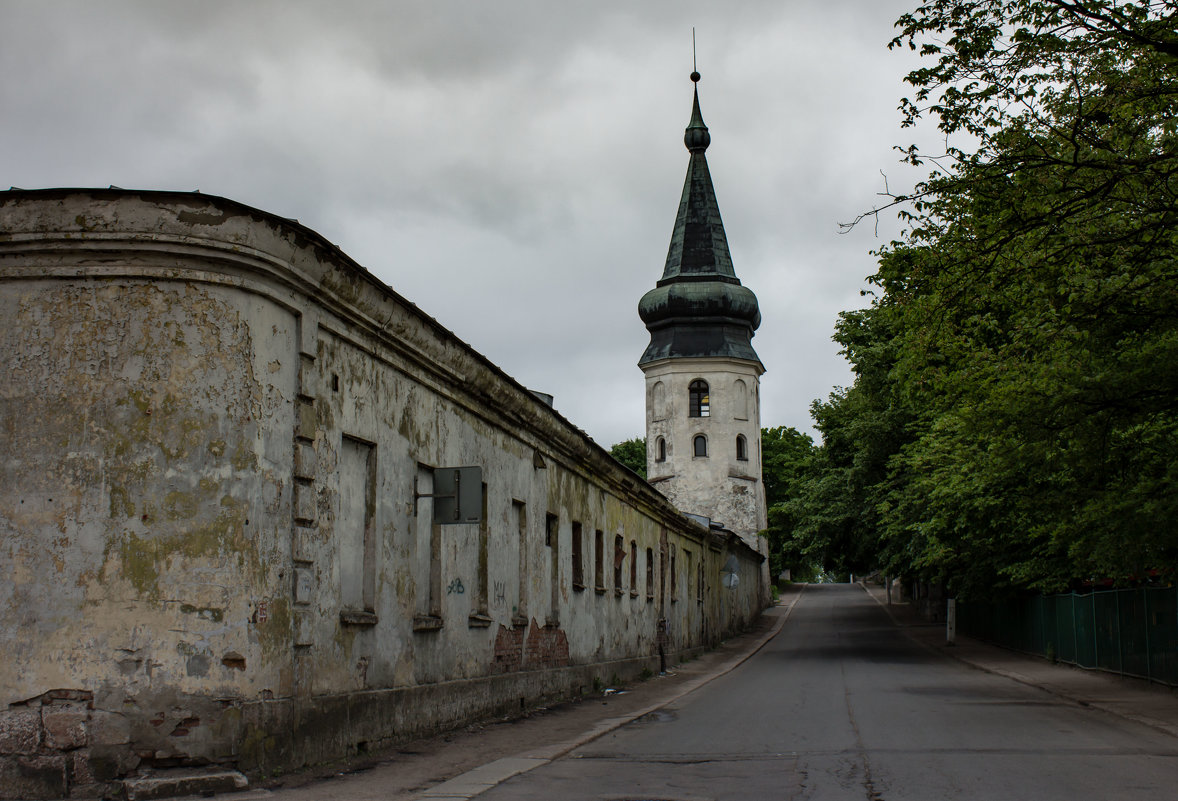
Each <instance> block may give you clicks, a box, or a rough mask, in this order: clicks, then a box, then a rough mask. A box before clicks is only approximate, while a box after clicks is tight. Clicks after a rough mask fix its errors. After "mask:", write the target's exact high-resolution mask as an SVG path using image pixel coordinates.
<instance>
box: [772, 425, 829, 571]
mask: <svg viewBox="0 0 1178 801" xmlns="http://www.w3.org/2000/svg"><path fill="white" fill-rule="evenodd" d="M814 453H815V449H814V440H813V439H811V438H810V436H809V435H808V434H802V433H801V432H799V431H798V430H797V429H795V428H790V427H787V426H778V427H776V428H762V429H761V478H762V481H763V482H764V485H765V503H766V507H767V510H768V518H769V527H768V528H767V529H766V531H765V533H766V535H767V536H768V538H769V573H770V575H771V576H774V577H776V576H778V575H780V574H781V571H782V570H784V569H786V568H788V569H789V570H791V571H792V574H793V575H794V576H795V578H803V579H804V578H805V577H807V576H808V575H809V574H811V573H813V572H814V569H813V568H814V567H815V566H816V564H817V562H818V561H819V560H818V559H817V558H815V556H813V555H812V554H811V553H810V551H811V548H810V543H808V542H807V541H805V540H804V539H802V538H801V537H800V536H799V535H798V522H799V519H800V514H799V505H800V503H801V499H800V496H801V493H802V491H803V488H804V487H805V485H806V483H807V482H808V480H809V473H810V470H811V469H812V465H811V462H812V460H813V458H814Z"/></svg>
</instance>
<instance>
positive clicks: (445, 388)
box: [0, 190, 764, 798]
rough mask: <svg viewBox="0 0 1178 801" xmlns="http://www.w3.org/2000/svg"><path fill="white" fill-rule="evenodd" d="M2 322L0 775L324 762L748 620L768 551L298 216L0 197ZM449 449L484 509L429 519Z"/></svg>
mask: <svg viewBox="0 0 1178 801" xmlns="http://www.w3.org/2000/svg"><path fill="white" fill-rule="evenodd" d="M0 315H2V317H0V319H4V320H5V321H6V322H7V325H6V326H5V327H4V328H3V330H0V366H2V368H3V369H4V371H5V373H6V375H7V377H8V380H7V381H6V382H5V383H4V384H3V385H0V431H2V432H3V443H4V447H3V449H2V452H0V579H2V580H0V641H2V643H3V646H4V648H5V651H6V655H7V658H6V659H5V660H3V661H0V701H2V703H3V707H2V708H0V798H14V797H37V796H43V797H61V796H66V795H72V796H79V795H80V796H85V795H96V794H99V793H102V792H105V791H107V790H108V789H109V787H110V782H112V781H115V780H117V779H118V778H120V777H122V776H125V775H127V774H128V773H129V772H132V771H134V770H135V769H137V768H138V767H142V766H166V765H173V764H206V763H234V764H236V765H238V766H239V767H241V768H242V769H245V770H252V771H274V770H285V769H291V768H297V767H299V766H302V765H304V764H309V763H314V762H322V761H325V760H329V759H335V758H339V757H342V756H345V755H348V754H351V753H355V752H356V751H358V750H362V749H365V748H372V747H377V746H379V745H382V744H387V743H392V742H395V741H397V740H401V739H407V738H409V737H412V736H416V735H419V734H421V733H424V732H429V731H434V730H437V729H439V728H441V727H444V726H449V725H455V724H460V723H463V722H467V721H470V720H473V719H477V718H480V717H485V716H487V715H490V714H495V713H502V712H504V711H506V710H512V709H514V710H517V711H518V710H519V708H520V707H521V705H523V706H528V705H534V704H537V703H541V702H543V701H544V700H546V699H550V698H553V697H558V696H562V695H568V694H570V693H575V692H578V691H580V690H582V689H584V688H585V687H587V686H591V685H592V684H593V681H594V679H595V678H598V679H601V680H603V681H604V680H608V679H609V678H611V677H612V676H613V675H614V674H617V675H619V676H622V677H625V676H633V675H636V674H637V673H638V672H639V671H641V670H642V669H643V668H644V667H653V666H657V660H658V653H659V650H660V648H662V650H663V651H664V652H665V653H667V654H668V655H669V656H671V657H673V656H674V655H675V654H677V653H679V652H682V651H684V650H689V649H692V648H698V647H701V646H705V645H708V644H711V643H714V642H716V641H717V640H718V639H719V638H720V637H722V636H724V635H725V634H729V633H732V632H734V631H737V630H739V629H740V628H742V627H744V626H746V625H747V624H748V623H749V622H750V621H751V620H752V619H753V618H754V617H755V616H756V614H758V612H759V609H760V601H761V598H762V597H763V595H762V593H763V591H764V587H763V586H762V580H761V572H762V568H761V562H762V560H761V558H760V556H759V555H758V554H756V553H755V552H753V551H752V550H751V549H750V548H748V547H747V546H746V545H744V544H743V543H741V542H740V541H739V540H738V539H737V538H735V537H727V538H725V537H721V536H719V535H717V534H716V533H709V532H707V531H705V530H704V529H703V528H702V527H700V526H698V525H696V524H694V523H693V522H691V521H690V520H688V519H686V518H684V517H682V516H681V515H680V514H679V513H678V512H677V511H676V510H675V509H674V508H673V507H672V506H671V505H670V504H669V503H668V502H667V501H666V500H665V499H664V498H663V497H662V496H661V495H659V494H658V493H657V492H655V491H654V490H653V489H651V487H649V486H648V485H646V484H645V483H644V482H641V481H640V480H638V479H637V478H636V477H635V476H633V474H631V473H629V471H627V470H625V469H624V468H621V467H620V466H619V465H617V464H616V463H615V462H614V461H613V460H612V459H610V458H609V457H608V455H607V454H606V453H605V452H604V451H603V450H602V449H601V448H599V447H598V446H596V445H595V444H593V443H592V442H591V441H590V440H588V439H587V438H586V437H585V436H584V434H583V433H581V432H580V431H578V430H577V429H575V428H574V427H573V426H571V425H570V424H569V423H568V422H567V421H565V420H564V419H563V418H561V417H560V415H559V414H557V413H555V412H554V411H553V410H552V409H550V408H549V407H547V406H545V405H544V404H543V403H542V402H540V401H538V400H537V399H536V398H535V397H534V396H532V395H531V393H529V392H528V391H527V390H525V389H524V388H522V387H520V386H519V385H517V384H515V382H513V381H512V380H511V379H510V378H508V377H507V376H505V375H504V374H503V373H502V372H501V371H499V370H498V369H497V368H495V367H494V365H491V364H490V363H489V362H487V361H486V360H485V359H484V358H483V357H482V356H480V355H479V354H477V353H476V352H474V351H473V350H472V349H470V348H469V346H467V345H465V344H464V343H462V342H461V341H459V340H458V339H456V338H455V337H454V336H453V335H452V334H450V333H449V332H448V331H446V330H445V329H443V328H441V327H440V326H439V325H438V324H437V323H436V322H435V321H433V320H432V319H431V318H429V317H427V316H425V315H424V314H423V313H422V312H421V311H420V310H418V309H417V308H416V307H415V306H413V305H412V304H410V303H408V302H407V301H405V300H404V299H403V298H400V297H399V296H397V295H396V294H395V293H394V292H393V291H392V290H390V289H389V288H387V287H385V286H383V285H382V284H380V283H379V282H378V281H376V280H375V279H374V278H372V277H371V276H370V275H369V274H368V273H367V272H365V271H364V270H363V269H362V268H360V267H359V266H358V265H356V264H354V263H353V262H351V261H350V260H349V259H348V258H347V257H346V256H344V255H343V254H342V253H341V252H339V250H338V249H336V248H334V246H332V245H330V244H329V243H327V242H325V241H324V240H323V239H322V238H320V237H319V236H318V235H316V234H314V232H311V231H309V230H307V229H305V228H302V227H301V226H298V225H297V224H296V223H293V222H291V221H287V220H283V219H281V218H277V217H273V216H271V215H268V214H265V213H263V212H260V211H258V210H255V209H251V208H249V207H245V206H241V205H240V204H236V203H233V202H231V201H227V200H224V199H219V198H213V197H208V196H203V195H198V194H187V193H164V192H127V191H122V190H52V191H43V192H23V191H11V192H7V193H4V192H0ZM462 465H476V466H479V467H481V468H482V471H483V472H482V475H483V481H484V482H485V485H486V490H485V501H484V504H485V511H486V516H485V520H484V522H483V523H481V524H466V525H447V526H437V525H435V524H433V523H432V522H431V517H432V507H431V503H432V501H431V499H430V498H428V497H417V496H418V495H428V494H429V493H430V492H431V488H432V474H433V469H434V468H438V467H447V466H451V467H452V466H462ZM574 521H576V522H579V523H580V524H581V531H582V537H583V546H582V552H583V555H584V558H585V568H586V576H587V579H586V584H587V586H586V588H585V589H577V588H575V587H573V586H572V582H571V558H572V552H573V548H572V536H573V530H574V528H573V523H574ZM598 530H600V531H601V532H602V537H603V542H604V551H605V553H604V558H603V560H602V571H601V573H602V575H601V576H598V575H596V573H595V567H596V564H595V550H594V549H595V540H594V538H595V533H596V532H597V531H598ZM617 536H621V537H622V538H623V545H624V547H623V553H622V556H621V559H620V560H619V565H620V571H619V573H620V578H621V583H620V584H618V583H617V582H615V578H616V575H615V571H614V563H615V552H614V543H615V537H617ZM648 549H649V550H650V552H651V553H652V555H653V558H652V560H651V562H652V568H653V570H652V571H651V577H650V579H649V580H648V575H647V550H648ZM634 551H636V553H637V556H638V563H637V565H636V569H635V570H633V571H632V570H631V566H630V562H631V561H633V552H634ZM661 554H665V556H660V555H661ZM671 554H674V555H675V559H674V560H672V559H670V555H671ZM733 556H734V557H735V560H731V559H730V557H733ZM671 564H674V565H675V570H676V575H675V577H674V579H672V578H671V576H669V575H666V573H665V571H669V570H670V566H671ZM734 564H735V565H737V567H738V576H739V584H738V585H737V586H736V587H735V588H727V587H724V586H722V585H721V576H722V570H723V569H724V568H725V566H726V565H727V566H728V567H729V568H731V567H732V566H733V565H734ZM730 572H731V571H730ZM701 580H702V584H701ZM648 588H649V589H648ZM672 588H674V591H672Z"/></svg>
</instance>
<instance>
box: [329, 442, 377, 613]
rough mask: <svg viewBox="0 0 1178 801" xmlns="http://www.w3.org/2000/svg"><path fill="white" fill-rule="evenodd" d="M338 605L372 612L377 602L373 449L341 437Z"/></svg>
mask: <svg viewBox="0 0 1178 801" xmlns="http://www.w3.org/2000/svg"><path fill="white" fill-rule="evenodd" d="M339 504H340V509H339V520H337V521H336V542H337V543H338V544H339V582H340V605H341V606H342V607H343V608H344V609H350V610H356V611H365V612H371V611H373V610H374V609H375V604H376V537H375V529H374V525H373V516H374V512H375V507H376V448H375V447H374V446H373V445H372V443H370V442H364V441H362V440H358V439H353V438H352V437H344V438H343V442H342V443H341V445H340V457H339Z"/></svg>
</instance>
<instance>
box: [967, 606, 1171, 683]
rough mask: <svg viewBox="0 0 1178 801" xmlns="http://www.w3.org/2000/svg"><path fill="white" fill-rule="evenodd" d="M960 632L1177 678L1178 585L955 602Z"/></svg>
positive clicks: (1147, 675)
mask: <svg viewBox="0 0 1178 801" xmlns="http://www.w3.org/2000/svg"><path fill="white" fill-rule="evenodd" d="M957 630H958V631H959V632H960V633H961V634H964V635H966V636H969V637H975V638H977V639H979V640H987V641H989V642H992V643H994V644H996V645H1001V646H1003V647H1006V648H1012V649H1014V650H1016V651H1024V652H1026V653H1030V654H1036V655H1038V656H1042V657H1045V658H1047V659H1052V660H1058V661H1060V662H1067V663H1070V664H1073V665H1078V666H1079V667H1083V668H1090V669H1094V670H1105V671H1109V672H1111V673H1119V674H1121V675H1124V676H1140V677H1141V678H1144V679H1149V680H1150V681H1156V682H1160V683H1163V684H1170V685H1176V686H1178V588H1175V587H1155V588H1150V587H1141V588H1138V589H1133V590H1108V591H1104V592H1092V593H1084V594H1080V593H1069V594H1067V595H1046V596H1042V595H1041V596H1037V597H1033V598H1015V599H1011V600H1009V601H995V602H981V601H973V602H964V601H963V602H958V604H957Z"/></svg>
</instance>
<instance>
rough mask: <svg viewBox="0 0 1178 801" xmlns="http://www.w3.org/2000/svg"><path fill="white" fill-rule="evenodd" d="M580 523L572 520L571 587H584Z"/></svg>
mask: <svg viewBox="0 0 1178 801" xmlns="http://www.w3.org/2000/svg"><path fill="white" fill-rule="evenodd" d="M581 544H582V542H581V524H580V523H579V522H577V521H576V520H574V521H573V589H574V590H583V589H585V558H584V555H583V554H582V552H581Z"/></svg>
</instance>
